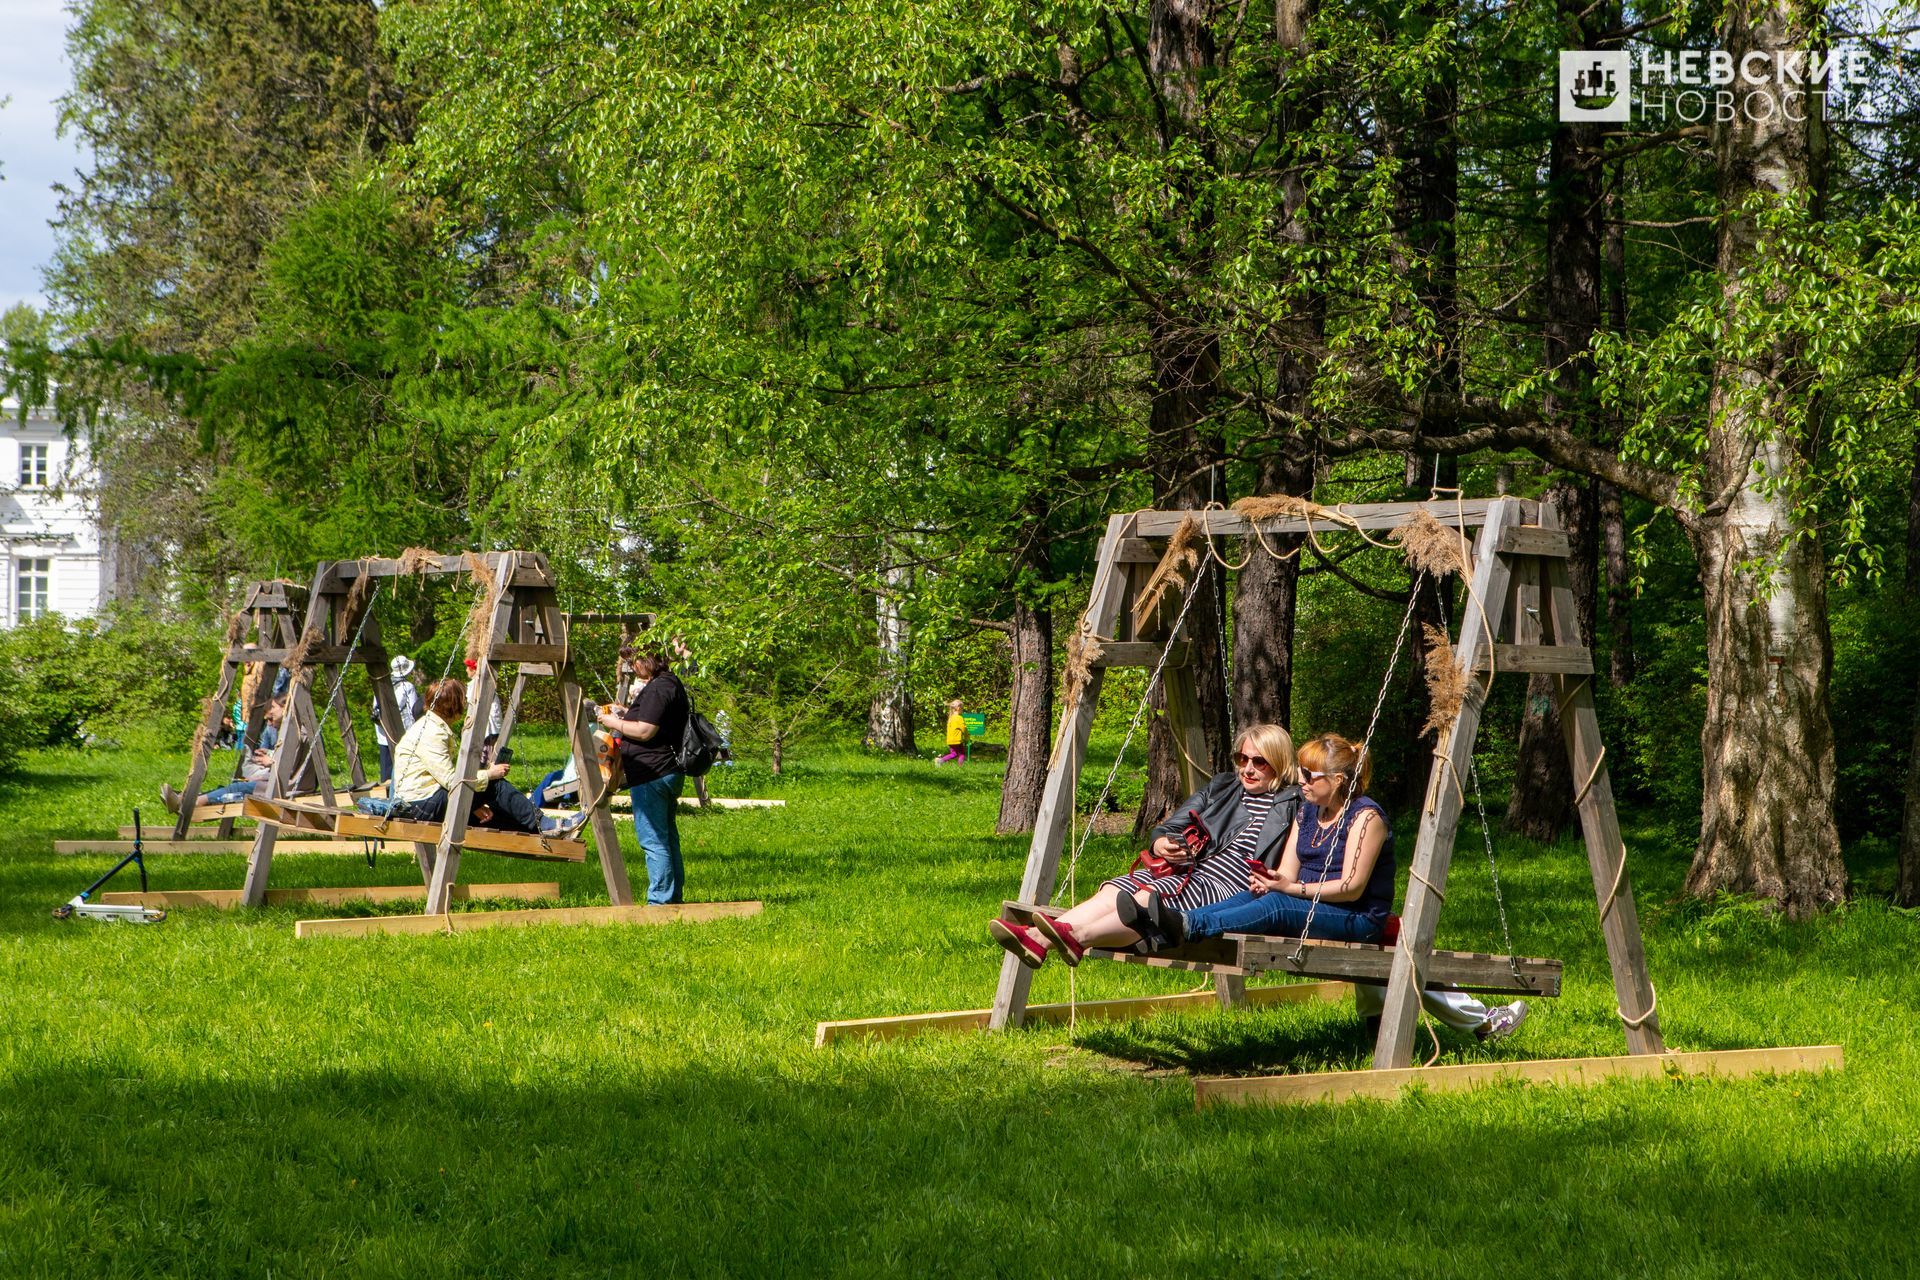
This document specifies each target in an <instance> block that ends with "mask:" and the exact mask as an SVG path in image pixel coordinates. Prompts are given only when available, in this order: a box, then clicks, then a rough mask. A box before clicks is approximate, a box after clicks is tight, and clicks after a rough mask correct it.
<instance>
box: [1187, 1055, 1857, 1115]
mask: <svg viewBox="0 0 1920 1280" xmlns="http://www.w3.org/2000/svg"><path fill="white" fill-rule="evenodd" d="M1844 1065H1845V1056H1844V1054H1843V1053H1842V1051H1841V1048H1840V1046H1839V1045H1837V1044H1821V1045H1800V1046H1795V1047H1792V1048H1785V1049H1719V1050H1710V1051H1707V1052H1703V1053H1666V1054H1622V1055H1619V1056H1618V1057H1611V1058H1542V1059H1536V1060H1534V1061H1531V1062H1527V1061H1519V1062H1469V1063H1463V1064H1461V1065H1458V1066H1450V1067H1399V1068H1393V1069H1388V1070H1380V1071H1323V1072H1306V1073H1304V1074H1300V1075H1290V1076H1240V1077H1202V1078H1201V1079H1198V1080H1195V1081H1194V1082H1193V1094H1194V1103H1195V1105H1196V1106H1197V1107H1212V1106H1222V1105H1229V1104H1244V1103H1289V1102H1345V1101H1346V1100H1347V1099H1349V1098H1396V1097H1398V1096H1399V1094H1400V1090H1402V1089H1404V1088H1407V1087H1408V1086H1416V1087H1418V1088H1420V1089H1423V1090H1427V1091H1429V1092H1433V1093H1461V1092H1464V1091H1466V1090H1468V1089H1477V1088H1480V1087H1482V1086H1484V1085H1490V1084H1502V1083H1505V1082H1507V1081H1513V1080H1518V1081H1524V1082H1526V1083H1529V1084H1597V1083H1599V1082H1600V1081H1602V1080H1609V1079H1616V1078H1631V1079H1641V1080H1646V1079H1659V1078H1662V1077H1671V1078H1673V1079H1685V1078H1690V1077H1696V1076H1720V1077H1722V1078H1725V1079H1730V1080H1732V1079H1740V1078H1742V1077H1745V1076H1756V1075H1779V1074H1782V1073H1785V1072H1789V1071H1825V1070H1834V1071H1838V1070H1840V1068H1841V1067H1843V1066H1844Z"/></svg>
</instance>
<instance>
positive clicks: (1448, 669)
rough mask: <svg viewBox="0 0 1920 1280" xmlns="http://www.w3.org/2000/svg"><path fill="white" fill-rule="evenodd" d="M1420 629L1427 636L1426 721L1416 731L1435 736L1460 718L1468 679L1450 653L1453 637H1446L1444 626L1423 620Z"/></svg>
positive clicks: (1468, 685)
mask: <svg viewBox="0 0 1920 1280" xmlns="http://www.w3.org/2000/svg"><path fill="white" fill-rule="evenodd" d="M1420 629H1421V630H1422V631H1424V632H1425V633H1426V636H1427V656H1426V667H1427V722H1426V723H1425V724H1424V725H1422V726H1420V732H1421V733H1422V734H1428V733H1431V734H1433V735H1435V737H1436V738H1438V737H1442V736H1444V735H1445V734H1446V732H1447V731H1448V730H1449V729H1451V728H1453V722H1454V721H1456V720H1458V719H1459V718H1460V708H1461V706H1462V704H1464V703H1465V702H1466V700H1467V689H1468V688H1469V687H1470V685H1471V681H1470V680H1469V679H1468V678H1467V673H1466V671H1465V670H1464V669H1463V668H1462V667H1461V666H1460V662H1459V659H1458V658H1456V657H1455V656H1454V652H1453V641H1452V640H1450V639H1448V638H1447V633H1446V630H1445V628H1443V627H1436V626H1434V625H1433V624H1432V623H1426V624H1424V625H1422V627H1421V628H1420Z"/></svg>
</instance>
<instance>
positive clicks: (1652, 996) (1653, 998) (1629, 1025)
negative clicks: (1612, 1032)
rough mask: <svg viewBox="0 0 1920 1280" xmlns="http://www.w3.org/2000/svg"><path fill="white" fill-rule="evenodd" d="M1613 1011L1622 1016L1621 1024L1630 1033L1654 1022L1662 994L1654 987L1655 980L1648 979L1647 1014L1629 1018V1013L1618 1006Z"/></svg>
mask: <svg viewBox="0 0 1920 1280" xmlns="http://www.w3.org/2000/svg"><path fill="white" fill-rule="evenodd" d="M1613 1011H1614V1012H1615V1013H1617V1014H1619V1015H1620V1022H1621V1024H1622V1025H1623V1026H1625V1027H1626V1029H1627V1030H1629V1031H1638V1030H1639V1029H1640V1028H1642V1027H1644V1026H1646V1025H1647V1023H1648V1022H1649V1021H1651V1020H1652V1018H1653V1015H1654V1014H1656V1013H1658V1012H1659V1011H1660V992H1659V989H1658V988H1656V987H1655V986H1654V985H1653V979H1652V978H1648V979H1647V1008H1646V1012H1644V1013H1638V1014H1634V1015H1632V1016H1629V1015H1628V1013H1627V1011H1626V1010H1625V1009H1622V1008H1621V1007H1620V1006H1619V1005H1617V1004H1616V1005H1614V1006H1613Z"/></svg>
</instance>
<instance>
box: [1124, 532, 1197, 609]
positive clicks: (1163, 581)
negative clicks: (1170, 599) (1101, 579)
mask: <svg viewBox="0 0 1920 1280" xmlns="http://www.w3.org/2000/svg"><path fill="white" fill-rule="evenodd" d="M1200 533H1201V530H1200V522H1199V521H1198V520H1196V519H1195V518H1194V517H1192V516H1184V517H1182V518H1181V521H1180V527H1179V528H1178V529H1175V530H1174V531H1173V536H1172V537H1171V538H1169V539H1167V551H1166V554H1165V555H1163V556H1161V557H1160V563H1159V564H1157V565H1155V566H1154V567H1153V573H1152V574H1151V575H1149V576H1148V578H1147V585H1146V586H1144V587H1142V588H1140V598H1139V599H1138V600H1137V601H1135V602H1134V606H1133V629H1134V631H1136V632H1139V631H1143V630H1145V629H1146V625H1147V619H1148V618H1151V617H1152V616H1153V611H1154V610H1155V609H1158V608H1159V607H1160V601H1161V600H1162V599H1164V598H1165V597H1166V594H1167V588H1168V587H1173V586H1178V587H1181V588H1183V589H1184V588H1185V587H1186V585H1187V583H1188V582H1189V581H1190V579H1189V577H1188V575H1189V574H1191V573H1193V571H1194V570H1196V569H1198V568H1199V567H1200Z"/></svg>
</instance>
